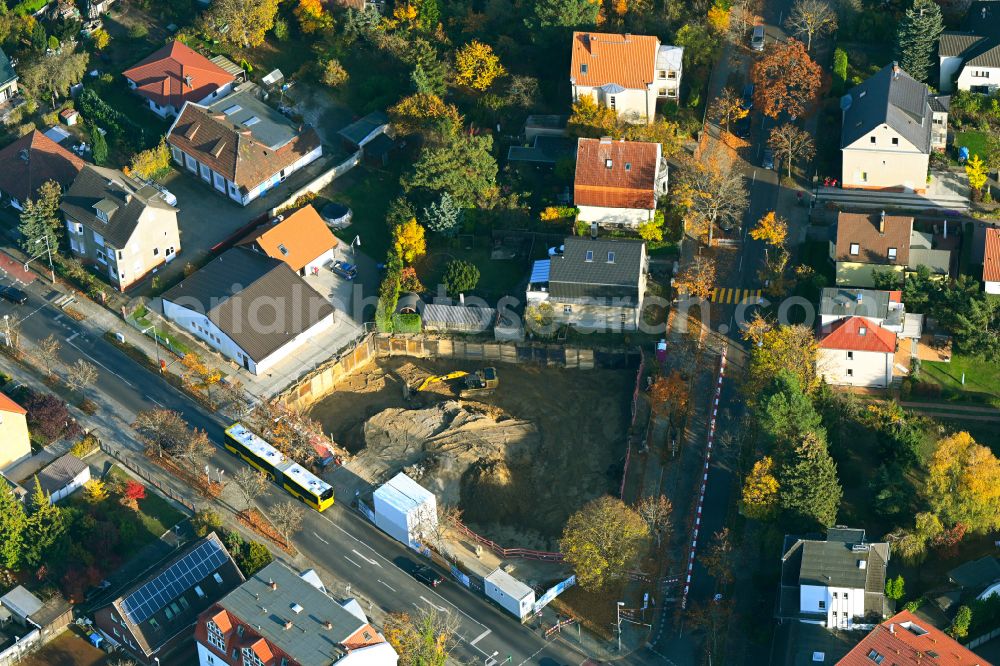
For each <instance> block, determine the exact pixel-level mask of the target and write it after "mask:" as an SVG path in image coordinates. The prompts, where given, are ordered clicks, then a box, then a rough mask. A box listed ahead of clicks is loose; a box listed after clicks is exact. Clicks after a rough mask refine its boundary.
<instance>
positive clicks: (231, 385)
mask: <svg viewBox="0 0 1000 666" xmlns="http://www.w3.org/2000/svg"><path fill="white" fill-rule="evenodd" d="M221 384H222V394H223V395H224V396H225V397H226V400H228V401H229V408H230V409H231V410H232V413H233V414H234V415H235V416H236V417H237V418H243V417H244V416H246V414H247V411H248V410H249V409H250V398H249V396H248V395H247V392H246V387H245V386H244V385H243V382H242V381H241V380H240V379H239V378H238V377H235V376H230V377H227V378H226V379H225V380H223V381H222V383H221Z"/></svg>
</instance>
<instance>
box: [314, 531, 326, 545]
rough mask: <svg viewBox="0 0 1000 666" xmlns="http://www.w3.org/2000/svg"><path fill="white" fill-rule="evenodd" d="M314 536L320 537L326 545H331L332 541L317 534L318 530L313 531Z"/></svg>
mask: <svg viewBox="0 0 1000 666" xmlns="http://www.w3.org/2000/svg"><path fill="white" fill-rule="evenodd" d="M313 536H315V537H316V538H317V539H319V540H320V541H322V542H323V543H325V544H326V545H328V546H329V545H330V542H329V541H327V540H326V539H324V538H323V537H321V536H320V535H318V534H316V532H313Z"/></svg>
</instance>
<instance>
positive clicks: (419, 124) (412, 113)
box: [389, 93, 462, 135]
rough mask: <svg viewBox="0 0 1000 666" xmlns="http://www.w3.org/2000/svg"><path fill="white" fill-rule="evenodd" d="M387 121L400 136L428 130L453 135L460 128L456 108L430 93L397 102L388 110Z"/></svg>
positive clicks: (460, 119)
mask: <svg viewBox="0 0 1000 666" xmlns="http://www.w3.org/2000/svg"><path fill="white" fill-rule="evenodd" d="M389 119H390V120H391V121H392V124H393V127H394V128H395V129H396V131H397V133H399V134H401V135H406V134H418V133H426V132H427V131H428V130H434V131H436V132H439V133H443V134H446V135H454V134H456V133H457V132H458V130H459V129H460V128H461V127H462V115H461V114H460V113H459V112H458V108H457V107H456V106H455V105H454V104H446V103H445V102H444V100H442V99H441V98H440V97H438V96H437V95H434V94H432V93H416V94H414V95H410V96H409V97H404V98H403V99H401V100H399V102H397V103H396V104H395V105H394V106H392V107H390V108H389Z"/></svg>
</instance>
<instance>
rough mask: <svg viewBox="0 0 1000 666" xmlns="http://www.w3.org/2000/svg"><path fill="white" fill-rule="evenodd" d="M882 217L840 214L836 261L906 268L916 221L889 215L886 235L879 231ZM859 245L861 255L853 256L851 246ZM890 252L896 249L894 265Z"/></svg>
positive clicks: (876, 215)
mask: <svg viewBox="0 0 1000 666" xmlns="http://www.w3.org/2000/svg"><path fill="white" fill-rule="evenodd" d="M881 217H882V213H871V214H869V213H840V215H838V216H837V254H836V260H837V261H856V262H859V263H863V264H887V265H888V264H894V265H896V266H906V264H907V262H908V261H909V260H910V233H911V232H912V231H913V218H912V217H905V216H901V215H886V216H885V227H884V231H882V232H880V231H879V223H880V218H881ZM852 243H857V244H858V254H851V244H852ZM889 248H896V259H895V261H893V260H890V259H889Z"/></svg>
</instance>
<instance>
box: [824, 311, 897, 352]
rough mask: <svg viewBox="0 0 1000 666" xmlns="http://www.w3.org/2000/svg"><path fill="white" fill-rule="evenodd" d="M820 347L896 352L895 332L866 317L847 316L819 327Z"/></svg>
mask: <svg viewBox="0 0 1000 666" xmlns="http://www.w3.org/2000/svg"><path fill="white" fill-rule="evenodd" d="M818 342H819V348H820V349H844V350H847V351H859V352H878V353H882V354H894V353H896V334H895V333H893V332H892V331H890V330H888V329H884V328H882V327H881V326H879V325H878V323H877V322H874V321H872V320H871V319H868V318H866V317H847V318H845V319H838V320H837V321H834V322H831V323H829V324H827V325H826V326H823V327H822V328H821V329H820V334H819V338H818Z"/></svg>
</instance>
